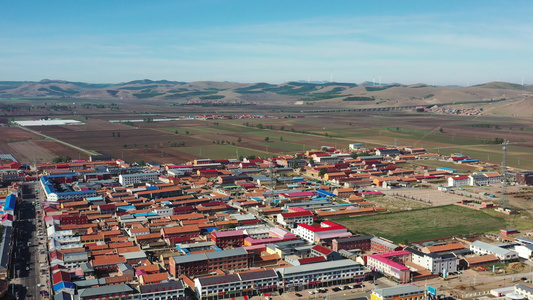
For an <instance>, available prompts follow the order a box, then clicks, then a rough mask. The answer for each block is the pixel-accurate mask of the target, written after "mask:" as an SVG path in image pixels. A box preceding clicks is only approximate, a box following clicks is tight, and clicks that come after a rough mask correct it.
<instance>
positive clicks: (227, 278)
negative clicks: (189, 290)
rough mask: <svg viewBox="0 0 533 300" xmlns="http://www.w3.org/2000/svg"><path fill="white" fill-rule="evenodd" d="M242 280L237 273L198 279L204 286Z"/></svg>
mask: <svg viewBox="0 0 533 300" xmlns="http://www.w3.org/2000/svg"><path fill="white" fill-rule="evenodd" d="M240 280H241V279H240V278H239V276H238V275H237V274H230V275H221V276H211V277H204V278H199V279H198V281H199V282H200V284H201V285H202V286H209V285H215V284H226V283H232V282H239V281H240Z"/></svg>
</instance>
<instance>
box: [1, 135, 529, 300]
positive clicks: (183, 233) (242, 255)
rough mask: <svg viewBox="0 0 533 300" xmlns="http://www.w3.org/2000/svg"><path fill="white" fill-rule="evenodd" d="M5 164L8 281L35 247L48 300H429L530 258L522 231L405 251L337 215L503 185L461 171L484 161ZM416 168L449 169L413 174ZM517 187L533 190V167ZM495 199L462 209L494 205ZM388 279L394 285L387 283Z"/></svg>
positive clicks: (356, 158) (102, 159) (338, 158)
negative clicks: (449, 282) (31, 214)
mask: <svg viewBox="0 0 533 300" xmlns="http://www.w3.org/2000/svg"><path fill="white" fill-rule="evenodd" d="M1 158H2V163H3V168H2V169H0V174H1V177H0V180H1V181H2V182H3V183H4V184H5V186H6V187H5V188H3V189H1V190H0V203H1V206H2V209H1V220H2V225H3V228H4V233H3V235H2V237H1V243H0V255H1V260H0V262H1V265H0V279H3V280H12V279H13V278H16V277H17V272H15V270H16V267H19V268H24V267H26V265H25V263H24V262H22V263H21V262H19V261H16V262H15V258H13V254H14V252H15V251H14V250H13V249H15V248H18V247H36V249H37V251H36V253H37V257H38V262H36V263H35V264H34V265H29V263H28V266H27V267H26V268H27V270H29V269H30V268H35V269H36V272H37V274H38V282H39V283H38V286H39V287H40V290H41V292H40V293H41V295H40V296H42V297H43V298H51V297H54V299H80V300H94V299H143V300H144V299H195V298H196V299H201V300H204V299H205V300H213V299H251V298H253V297H262V298H265V299H272V298H275V299H282V298H280V297H296V298H300V297H303V298H306V299H308V298H310V297H311V298H314V297H317V296H319V295H320V293H321V292H323V291H328V292H331V293H334V292H339V293H343V294H344V295H346V293H347V290H352V291H355V290H357V291H368V292H370V293H371V295H372V296H371V297H372V299H393V298H394V299H409V300H412V299H414V300H423V299H426V297H430V296H436V293H435V290H434V289H428V287H427V286H425V284H424V282H427V280H435V279H440V280H446V278H447V277H450V276H455V275H457V274H460V273H461V270H467V269H472V268H480V267H481V266H486V265H488V264H499V263H502V262H516V261H528V260H530V259H531V257H532V255H533V240H531V239H528V238H527V237H524V236H517V235H516V234H517V232H516V230H515V229H512V228H502V231H501V234H500V235H496V236H497V237H498V241H499V242H498V241H497V240H496V239H495V240H494V242H493V243H489V242H486V241H481V240H472V239H468V238H461V237H454V238H453V239H447V240H442V241H435V242H428V243H423V242H420V243H419V242H411V243H409V244H395V243H393V242H392V241H390V240H387V239H385V238H383V237H380V236H374V235H372V232H368V233H367V234H364V235H360V234H356V233H355V232H352V231H350V228H347V227H346V226H342V225H340V224H338V223H336V222H334V221H332V220H331V219H333V218H334V217H335V218H337V217H353V218H357V217H358V216H362V215H372V214H378V213H381V212H384V211H386V210H387V208H386V207H379V206H376V205H373V204H372V203H370V202H368V201H367V200H366V199H365V198H367V197H376V196H380V195H382V194H383V193H384V192H386V191H389V192H390V191H394V193H402V191H403V190H406V189H414V187H415V186H417V185H419V184H429V183H435V182H436V183H438V184H437V185H435V186H438V192H439V193H450V192H452V191H453V190H456V189H457V190H459V189H460V188H461V187H462V186H486V185H492V184H501V182H502V176H501V175H500V174H499V173H498V172H495V171H494V170H492V171H490V172H484V171H483V168H482V167H480V168H479V169H480V171H479V172H473V173H470V174H458V172H457V171H456V170H455V169H454V168H453V166H454V165H456V164H473V165H481V162H480V161H479V160H478V159H475V158H470V157H466V156H463V155H460V154H452V155H449V156H443V155H439V154H436V153H427V152H426V151H425V149H423V148H416V147H394V148H374V149H367V148H364V147H363V144H361V143H353V144H350V145H349V151H340V150H338V149H335V148H333V147H322V149H319V150H313V151H307V152H305V153H297V154H295V155H287V156H280V157H275V158H267V159H263V158H259V157H250V158H243V159H242V160H238V159H226V160H211V159H196V160H194V161H190V162H184V163H179V164H157V163H147V164H146V165H145V166H140V165H138V164H135V163H128V162H125V161H122V160H120V159H113V158H112V157H110V156H107V155H94V156H91V157H90V159H88V160H74V161H70V162H67V163H60V164H37V165H35V166H21V165H20V163H18V162H17V161H16V158H15V157H13V156H11V155H7V154H6V155H2V157H1ZM410 160H412V161H414V160H424V161H429V160H440V161H447V162H449V163H450V167H449V168H448V167H440V168H435V169H430V168H424V167H423V166H422V167H421V168H416V169H408V168H405V167H404V165H405V163H406V162H407V161H410ZM508 180H511V178H510V179H508ZM512 181H513V184H517V185H531V184H533V172H519V173H516V174H515V178H512ZM27 184H32V185H33V186H34V189H35V191H36V193H37V198H36V200H35V201H34V202H33V203H32V205H34V206H35V208H36V212H37V220H36V221H35V225H36V229H35V232H36V235H37V240H38V244H35V245H31V244H30V243H28V245H19V244H18V243H17V236H16V234H15V232H16V228H13V226H14V224H16V223H15V222H16V219H17V205H19V204H18V203H20V200H21V199H20V198H21V185H27ZM491 196H492V195H488V196H487V197H486V198H487V199H485V200H483V199H480V197H477V198H475V199H473V200H468V201H467V200H464V201H462V202H460V203H457V205H462V206H467V207H472V208H473V209H480V208H486V207H489V208H494V207H496V206H497V205H496V204H495V203H494V202H493V201H491V199H492V198H491ZM412 200H413V201H426V200H424V199H418V200H417V199H415V198H413V199H412ZM502 212H503V213H507V214H512V213H513V211H512V210H506V209H505V208H503V209H502ZM511 236H514V238H511ZM506 237H508V238H506ZM443 238H444V237H443ZM14 245H17V247H15V246H14ZM14 268H15V269H14ZM382 277H384V278H387V280H388V281H389V282H392V283H394V285H393V286H387V287H381V286H380V285H378V284H377V281H376V278H382ZM443 282H444V281H443ZM428 291H429V294H427V293H428ZM506 292H513V293H516V294H520V295H525V296H527V295H531V294H532V293H533V286H531V285H528V284H527V283H526V282H519V283H518V284H516V283H514V284H512V285H511V286H510V287H509V288H507V290H506ZM317 294H318V295H317ZM262 298H261V299H262ZM257 299H259V298H257Z"/></svg>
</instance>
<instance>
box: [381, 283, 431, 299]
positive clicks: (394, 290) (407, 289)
mask: <svg viewBox="0 0 533 300" xmlns="http://www.w3.org/2000/svg"><path fill="white" fill-rule="evenodd" d="M423 292H424V289H423V288H421V287H418V286H415V285H400V286H394V287H389V288H383V289H375V290H374V291H373V294H374V295H378V296H380V298H384V297H391V296H395V295H406V294H415V293H423Z"/></svg>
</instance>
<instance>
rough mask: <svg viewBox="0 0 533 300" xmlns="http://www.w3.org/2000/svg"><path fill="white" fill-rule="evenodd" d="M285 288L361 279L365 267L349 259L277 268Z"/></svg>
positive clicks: (303, 287)
mask: <svg viewBox="0 0 533 300" xmlns="http://www.w3.org/2000/svg"><path fill="white" fill-rule="evenodd" d="M277 271H278V273H279V274H280V276H281V282H282V286H283V287H284V288H285V290H286V291H287V290H291V289H296V290H300V289H306V288H309V287H311V286H316V285H318V284H321V285H324V284H325V285H334V284H341V283H347V282H354V281H361V280H363V278H364V277H365V267H364V266H363V265H361V264H360V263H358V262H355V261H353V260H351V259H342V260H335V261H326V262H319V263H313V264H305V265H301V266H293V267H286V268H280V269H277Z"/></svg>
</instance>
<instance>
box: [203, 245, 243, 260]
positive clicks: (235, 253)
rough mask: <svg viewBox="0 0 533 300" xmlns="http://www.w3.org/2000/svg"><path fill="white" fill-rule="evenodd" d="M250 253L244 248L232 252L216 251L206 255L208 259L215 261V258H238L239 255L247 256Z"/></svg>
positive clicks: (231, 250)
mask: <svg viewBox="0 0 533 300" xmlns="http://www.w3.org/2000/svg"><path fill="white" fill-rule="evenodd" d="M247 254H248V252H246V250H244V248H235V249H230V250H223V251H215V252H207V253H206V254H205V255H206V256H207V258H208V259H215V258H221V257H231V256H238V255H247Z"/></svg>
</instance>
